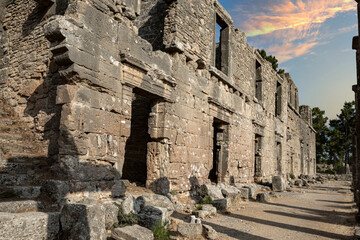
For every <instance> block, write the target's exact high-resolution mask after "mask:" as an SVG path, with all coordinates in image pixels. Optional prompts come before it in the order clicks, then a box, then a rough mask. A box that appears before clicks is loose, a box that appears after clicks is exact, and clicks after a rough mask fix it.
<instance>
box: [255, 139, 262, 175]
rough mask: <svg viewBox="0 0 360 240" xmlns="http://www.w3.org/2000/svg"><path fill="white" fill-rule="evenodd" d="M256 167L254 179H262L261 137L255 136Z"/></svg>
mask: <svg viewBox="0 0 360 240" xmlns="http://www.w3.org/2000/svg"><path fill="white" fill-rule="evenodd" d="M254 164H255V166H254V169H255V171H254V177H255V178H259V177H261V136H260V135H258V134H255V163H254Z"/></svg>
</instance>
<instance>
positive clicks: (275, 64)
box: [257, 49, 285, 74]
mask: <svg viewBox="0 0 360 240" xmlns="http://www.w3.org/2000/svg"><path fill="white" fill-rule="evenodd" d="M257 51H258V52H259V53H260V55H261V57H262V58H263V59H265V60H267V61H268V62H270V63H271V65H272V68H273V69H274V70H275V71H276V72H277V73H279V74H282V73H285V70H284V69H279V70H278V67H279V64H278V62H279V61H278V60H277V59H276V57H275V56H273V55H269V56H268V55H267V54H266V51H265V50H264V49H261V50H260V49H257Z"/></svg>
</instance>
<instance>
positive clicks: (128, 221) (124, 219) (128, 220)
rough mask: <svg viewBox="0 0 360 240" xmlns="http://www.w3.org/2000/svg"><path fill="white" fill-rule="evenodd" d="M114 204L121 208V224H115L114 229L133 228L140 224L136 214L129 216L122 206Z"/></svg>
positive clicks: (119, 214)
mask: <svg viewBox="0 0 360 240" xmlns="http://www.w3.org/2000/svg"><path fill="white" fill-rule="evenodd" d="M114 204H115V205H116V206H117V207H118V208H119V211H118V221H119V223H114V228H117V227H126V226H132V225H135V224H137V223H138V218H137V216H136V214H135V213H133V212H131V213H129V214H125V213H124V209H123V207H122V206H121V205H119V204H117V203H114Z"/></svg>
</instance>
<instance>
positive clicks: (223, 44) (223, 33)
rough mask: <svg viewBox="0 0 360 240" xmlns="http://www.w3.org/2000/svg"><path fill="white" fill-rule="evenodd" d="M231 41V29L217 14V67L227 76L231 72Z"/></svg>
mask: <svg viewBox="0 0 360 240" xmlns="http://www.w3.org/2000/svg"><path fill="white" fill-rule="evenodd" d="M229 40H230V28H229V26H228V25H227V24H226V22H225V21H224V20H222V19H221V18H220V17H219V15H217V14H216V31H215V67H216V68H217V69H219V70H220V71H222V72H223V73H225V74H228V72H229Z"/></svg>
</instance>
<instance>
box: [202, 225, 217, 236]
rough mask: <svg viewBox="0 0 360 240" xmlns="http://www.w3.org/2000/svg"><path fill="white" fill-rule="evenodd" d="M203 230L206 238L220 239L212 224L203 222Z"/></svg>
mask: <svg viewBox="0 0 360 240" xmlns="http://www.w3.org/2000/svg"><path fill="white" fill-rule="evenodd" d="M203 230H204V235H205V237H206V239H209V240H216V239H218V233H217V232H216V231H215V230H214V229H213V228H212V227H211V226H209V225H205V224H203Z"/></svg>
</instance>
